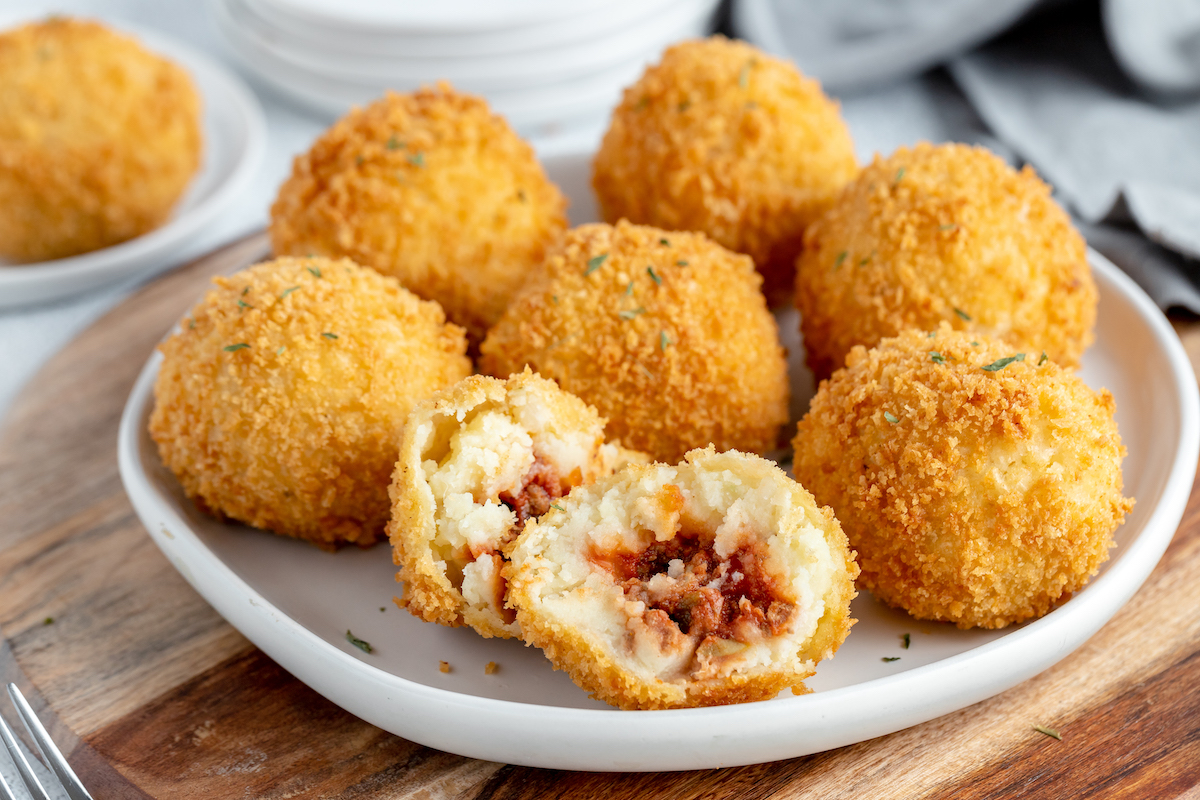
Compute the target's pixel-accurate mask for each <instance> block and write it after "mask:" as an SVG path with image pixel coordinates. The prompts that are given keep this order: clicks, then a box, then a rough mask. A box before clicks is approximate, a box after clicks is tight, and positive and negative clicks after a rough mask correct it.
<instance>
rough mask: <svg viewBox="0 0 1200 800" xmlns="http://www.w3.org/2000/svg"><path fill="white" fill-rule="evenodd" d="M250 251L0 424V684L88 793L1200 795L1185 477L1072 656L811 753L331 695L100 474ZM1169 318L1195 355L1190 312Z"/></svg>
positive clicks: (99, 338)
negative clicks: (536, 724) (1173, 527)
mask: <svg viewBox="0 0 1200 800" xmlns="http://www.w3.org/2000/svg"><path fill="white" fill-rule="evenodd" d="M266 252H267V244H266V238H265V236H264V235H261V234H259V235H255V236H252V237H249V238H247V239H244V240H242V241H240V242H236V243H234V244H233V245H231V246H229V247H227V248H225V249H223V250H221V251H219V252H217V253H215V254H213V255H211V256H209V257H207V258H204V259H202V260H200V261H197V262H195V263H193V264H190V265H188V266H186V267H184V268H182V269H180V270H178V271H176V272H174V273H172V274H170V275H167V276H166V277H164V278H161V279H159V280H157V281H156V282H154V283H152V284H150V285H149V286H147V287H146V288H145V289H143V290H142V291H140V292H139V293H138V294H136V295H134V296H133V297H131V298H130V299H128V300H127V301H125V302H124V303H122V304H121V305H120V306H119V307H117V308H116V309H115V310H113V311H112V312H111V313H110V314H108V315H107V316H106V317H104V318H103V319H101V320H100V321H99V322H97V323H96V324H95V325H93V326H92V327H91V328H90V329H89V330H87V331H86V332H85V333H83V334H82V335H81V336H80V337H79V338H78V339H76V340H75V341H74V342H72V343H71V344H70V345H69V346H67V348H66V349H65V350H63V351H62V352H61V353H60V354H59V355H58V356H57V357H55V358H54V359H53V360H52V361H51V362H50V363H49V364H48V365H47V366H46V367H45V368H44V369H43V370H42V371H41V372H40V373H39V374H38V376H37V377H36V378H35V379H34V380H33V381H32V382H31V384H30V385H29V387H28V388H27V389H26V390H25V392H24V394H23V395H22V396H21V397H20V398H19V399H18V401H17V402H16V404H15V405H14V407H13V408H12V410H11V412H10V413H9V416H8V418H7V420H6V422H5V425H4V427H3V431H2V433H0V631H2V632H3V637H2V638H0V678H2V679H3V680H4V681H6V682H7V681H16V682H17V683H18V684H19V685H20V686H21V687H22V688H23V689H24V690H25V692H26V694H27V695H28V696H29V697H30V698H31V701H32V702H33V704H34V707H35V709H36V710H38V712H39V713H40V714H41V716H42V717H43V719H44V720H48V721H49V722H50V723H51V724H50V725H49V727H50V729H51V734H52V735H53V736H54V737H55V739H56V740H57V741H59V742H60V743H61V744H63V745H64V749H66V750H67V751H68V753H69V758H70V760H71V762H72V764H73V765H74V766H75V768H76V770H77V771H78V772H79V774H80V777H81V778H82V779H83V781H84V782H85V784H87V785H88V786H89V788H90V789H91V791H92V793H93V794H94V795H95V797H96V798H97V800H103V799H104V798H109V797H152V798H242V797H264V798H279V799H280V800H282V798H318V797H321V798H351V797H353V798H443V797H447V798H477V799H479V800H482V799H483V798H540V797H562V798H579V799H582V798H611V797H620V798H643V797H644V798H679V799H681V800H682V799H683V798H701V797H704V798H767V797H772V798H810V797H811V798H818V797H819V798H853V800H863V798H893V797H894V798H916V797H929V798H951V797H953V798H1000V797H1016V796H1029V797H1037V798H1080V797H1091V796H1103V797H1106V798H1126V797H1128V798H1139V800H1140V799H1141V798H1148V797H1163V798H1174V797H1186V798H1189V799H1190V800H1196V799H1197V798H1200V788H1198V784H1200V492H1197V491H1196V490H1195V489H1193V492H1192V496H1191V500H1190V502H1189V504H1188V508H1187V511H1186V513H1185V515H1184V519H1183V523H1182V524H1181V526H1180V529H1179V531H1178V533H1177V534H1176V536H1175V538H1174V540H1173V542H1172V544H1171V546H1170V548H1169V549H1168V550H1167V553H1166V555H1165V556H1164V557H1163V560H1162V562H1161V563H1160V564H1159V565H1158V568H1157V569H1156V570H1155V571H1154V573H1153V574H1152V575H1151V576H1150V578H1149V580H1147V582H1146V584H1145V585H1144V586H1143V587H1142V589H1141V590H1140V591H1139V592H1138V593H1137V594H1136V595H1135V596H1134V598H1133V600H1132V601H1131V602H1130V603H1129V605H1128V606H1126V607H1125V608H1124V609H1123V610H1122V611H1121V612H1120V613H1119V614H1118V615H1117V616H1116V617H1115V618H1113V620H1112V621H1111V622H1110V623H1109V624H1108V625H1106V626H1105V627H1104V628H1103V629H1102V630H1101V631H1100V632H1099V633H1098V634H1097V635H1096V636H1094V637H1093V638H1092V639H1091V640H1089V641H1088V642H1087V643H1086V644H1084V646H1083V647H1082V648H1080V649H1079V650H1078V651H1076V652H1075V653H1074V654H1072V655H1070V656H1068V657H1067V658H1066V659H1064V660H1063V661H1062V662H1060V663H1059V664H1058V665H1057V666H1055V667H1053V668H1052V669H1049V670H1047V671H1046V672H1044V673H1042V674H1041V675H1039V676H1037V677H1036V678H1034V679H1032V680H1029V681H1026V682H1025V683H1023V684H1021V685H1020V686H1018V687H1016V688H1015V689H1012V690H1010V691H1008V692H1005V693H1004V694H1001V695H999V696H997V697H995V698H993V699H991V700H988V701H986V702H983V703H979V704H976V705H974V706H971V707H969V708H966V709H963V710H961V711H959V712H956V713H954V714H950V715H948V716H945V717H942V718H940V719H937V720H934V721H932V722H928V723H926V724H924V725H919V726H917V727H914V728H910V729H908V730H905V731H901V732H899V733H896V734H892V735H890V736H884V737H881V738H878V739H874V740H871V741H868V742H863V743H861V744H857V745H854V746H851V747H845V748H842V749H839V750H834V751H831V752H828V753H822V754H819V755H814V756H808V757H804V758H797V759H793V760H790V761H782V762H776V763H771V764H765V765H760V766H751V767H742V768H735V769H723V770H716V771H707V772H704V771H701V772H680V773H659V774H633V775H619V774H588V773H569V772H557V771H549V770H538V769H527V768H523V767H513V766H505V765H502V764H494V763H487V762H482V761H475V760H473V759H468V758H462V757H459V756H453V755H448V754H446V753H442V752H438V751H435V750H431V749H428V748H425V747H422V746H420V745H416V744H413V743H411V742H408V741H405V740H403V739H400V738H398V737H396V736H393V735H391V734H388V733H385V732H383V731H381V730H379V729H378V728H375V727H373V726H371V725H368V724H367V723H365V722H363V721H361V720H359V719H357V718H355V717H353V716H351V715H350V714H348V713H346V712H345V711H342V710H341V709H340V708H338V707H336V706H334V705H333V704H331V703H329V702H328V701H326V700H324V699H323V698H321V697H320V696H318V695H317V694H316V693H315V692H313V691H312V690H310V689H308V688H307V687H306V686H304V685H303V684H301V683H300V682H299V681H297V680H296V679H295V678H293V677H292V676H291V675H289V674H288V673H287V672H286V671H284V670H283V669H282V668H281V667H279V666H278V665H276V664H275V663H274V662H273V661H271V659H269V658H267V657H266V656H265V655H263V654H262V653H261V652H260V651H259V650H257V649H256V648H255V647H254V646H253V645H252V644H250V643H249V642H248V641H247V640H246V639H244V638H243V637H242V636H241V635H240V634H239V633H237V632H236V631H235V630H234V629H233V628H231V627H230V626H229V625H228V624H227V623H226V622H225V621H224V620H222V619H221V618H220V617H219V616H218V615H217V613H216V612H215V611H213V609H212V608H210V607H209V606H208V604H207V603H205V602H204V600H202V599H201V598H200V596H199V595H197V594H196V593H195V592H194V591H193V590H192V589H191V588H190V587H189V586H188V585H187V584H186V583H185V582H184V580H183V579H182V578H181V577H180V576H179V575H178V573H176V571H175V569H174V568H173V567H171V565H170V564H169V563H168V562H167V560H166V559H165V558H164V557H163V556H162V554H161V553H160V552H159V551H158V549H157V548H156V547H155V545H154V544H153V543H152V542H151V540H150V537H149V536H148V535H147V534H146V532H145V530H144V529H143V528H142V526H141V524H140V523H139V522H138V519H137V517H136V516H135V515H134V512H133V509H132V508H131V507H130V505H129V502H128V500H127V499H126V497H125V492H124V490H123V489H122V487H121V482H120V479H119V478H118V475H117V459H116V436H117V424H118V420H119V418H120V414H121V409H122V407H123V405H124V403H125V399H126V397H127V395H128V393H129V391H130V388H131V387H132V385H133V381H134V378H135V376H136V375H137V373H138V370H139V369H140V368H141V366H142V364H143V363H144V362H145V360H146V358H147V357H148V356H149V354H150V352H151V351H152V350H153V348H154V346H155V344H156V343H157V341H158V339H159V338H160V337H161V336H162V335H163V333H164V332H165V331H167V330H168V329H169V328H170V326H171V325H172V324H173V323H174V322H175V320H176V319H178V318H179V317H180V316H181V314H182V313H183V311H185V310H186V309H187V308H188V307H190V305H191V304H192V303H193V302H194V301H195V300H196V299H197V298H198V297H199V296H200V294H201V293H202V292H203V289H204V286H205V285H206V283H207V282H208V279H209V277H210V276H211V275H214V274H217V273H223V272H228V271H230V270H232V269H235V268H237V267H240V266H242V265H245V264H248V263H251V262H252V261H254V260H257V259H259V258H261V257H262V256H264V255H265V254H266ZM1176 328H1177V330H1178V331H1179V332H1180V335H1181V337H1182V338H1183V340H1184V342H1185V345H1186V346H1187V348H1188V351H1189V354H1190V356H1191V358H1192V362H1193V365H1196V364H1197V363H1198V362H1200V323H1197V322H1195V321H1190V322H1177V323H1176ZM0 709H2V710H4V712H5V716H8V717H9V718H10V719H11V718H12V717H13V715H12V714H10V713H8V712H9V709H8V705H7V701H6V700H5V701H3V702H0ZM1033 725H1044V726H1048V727H1051V728H1054V729H1057V730H1058V731H1059V732H1060V733H1061V735H1062V740H1061V741H1057V740H1055V739H1052V738H1049V737H1047V736H1044V735H1042V734H1041V733H1038V732H1036V731H1034V730H1033V727H1032V726H1033Z"/></svg>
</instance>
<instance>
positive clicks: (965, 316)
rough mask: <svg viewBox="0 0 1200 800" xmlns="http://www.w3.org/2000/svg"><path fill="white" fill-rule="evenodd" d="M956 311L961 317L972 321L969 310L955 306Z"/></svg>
mask: <svg viewBox="0 0 1200 800" xmlns="http://www.w3.org/2000/svg"><path fill="white" fill-rule="evenodd" d="M954 313H955V314H958V316H959V317H960V318H962V319H963V320H965V321H967V322H970V321H971V315H970V314H968V313H967V312H965V311H963V310H962V309H961V308H958V307H955V309H954Z"/></svg>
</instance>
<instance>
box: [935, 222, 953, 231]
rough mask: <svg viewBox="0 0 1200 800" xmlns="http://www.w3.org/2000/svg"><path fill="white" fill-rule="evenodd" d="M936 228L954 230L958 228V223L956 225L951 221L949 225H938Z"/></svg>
mask: <svg viewBox="0 0 1200 800" xmlns="http://www.w3.org/2000/svg"><path fill="white" fill-rule="evenodd" d="M938 230H939V231H956V230H958V225H956V224H954V223H951V224H949V225H938Z"/></svg>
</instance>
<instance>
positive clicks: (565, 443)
mask: <svg viewBox="0 0 1200 800" xmlns="http://www.w3.org/2000/svg"><path fill="white" fill-rule="evenodd" d="M645 460H646V459H645V458H644V457H643V456H641V454H638V453H631V452H629V451H626V450H623V449H622V448H620V447H619V446H618V445H616V444H607V443H605V441H604V419H603V418H601V417H600V416H599V415H598V414H597V413H596V411H595V409H593V408H591V407H590V406H588V405H587V404H586V403H584V402H583V401H582V400H580V399H579V398H577V397H575V396H573V395H570V394H568V393H566V392H564V391H563V390H561V389H559V388H558V387H557V386H556V385H555V384H554V382H553V381H548V380H546V379H544V378H541V377H539V376H537V375H535V374H533V373H531V372H529V371H528V370H526V371H525V372H524V373H521V374H518V375H514V376H512V377H511V378H509V379H508V380H507V381H501V380H497V379H496V378H489V377H486V376H482V375H474V376H472V377H470V378H467V379H466V380H464V381H462V382H460V383H458V384H456V385H455V386H452V387H449V388H446V389H443V390H442V391H440V392H438V393H437V394H435V395H434V396H433V397H431V398H429V399H428V400H425V401H423V402H422V403H420V404H418V405H417V407H416V408H415V409H414V410H413V412H412V414H411V416H409V419H408V423H407V425H406V426H405V429H404V434H403V435H402V437H401V439H400V457H399V460H398V461H397V462H396V469H395V473H394V476H393V480H392V486H391V490H390V495H391V499H392V519H391V522H389V523H388V528H387V530H388V535H389V537H390V539H391V542H392V547H393V548H394V551H393V552H394V559H395V562H396V564H397V565H398V566H399V567H400V573H399V575H397V579H398V580H401V581H403V582H404V596H403V599H402V600H401V603H402V604H403V605H405V606H407V608H408V610H409V611H410V612H412V614H413V615H415V616H418V617H421V618H422V619H425V620H426V621H429V622H438V623H441V624H442V625H451V626H456V625H463V624H465V625H469V626H471V627H472V628H474V629H475V630H476V631H478V632H479V633H481V634H483V635H484V636H499V637H512V636H519V635H520V627H519V626H518V625H517V624H516V617H515V615H514V613H513V611H512V610H511V609H509V608H506V607H505V598H506V587H505V582H504V580H503V579H502V578H501V574H500V572H501V568H502V567H503V565H504V556H503V555H502V552H503V548H504V547H505V546H506V545H508V544H509V543H510V542H511V541H512V539H513V538H515V537H516V535H517V534H518V533H520V531H521V529H522V527H523V526H524V525H525V523H526V522H527V521H528V520H531V519H536V518H538V517H540V516H541V515H542V514H545V513H546V512H547V511H549V510H550V508H551V506H552V505H554V504H555V503H556V502H558V500H559V498H561V497H563V496H564V495H566V494H568V493H569V492H570V491H571V489H572V488H574V487H575V486H580V485H583V484H588V483H591V482H593V481H595V480H596V479H597V478H599V477H602V476H606V475H609V474H611V473H612V472H613V470H614V468H615V467H617V466H620V465H623V464H625V463H629V462H630V461H635V462H636V461H645Z"/></svg>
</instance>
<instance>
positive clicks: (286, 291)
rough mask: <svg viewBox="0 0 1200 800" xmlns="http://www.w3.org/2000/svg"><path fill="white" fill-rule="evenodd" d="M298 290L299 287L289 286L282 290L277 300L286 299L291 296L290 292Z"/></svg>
mask: <svg viewBox="0 0 1200 800" xmlns="http://www.w3.org/2000/svg"><path fill="white" fill-rule="evenodd" d="M299 288H300V287H299V286H289V287H288V288H286V289H284V290H283V293H282V294H280V295H279V299H280V300H282V299H283V298H285V297H287V296H288V295H289V294H291V293H292V292H294V291H296V290H297V289H299Z"/></svg>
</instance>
